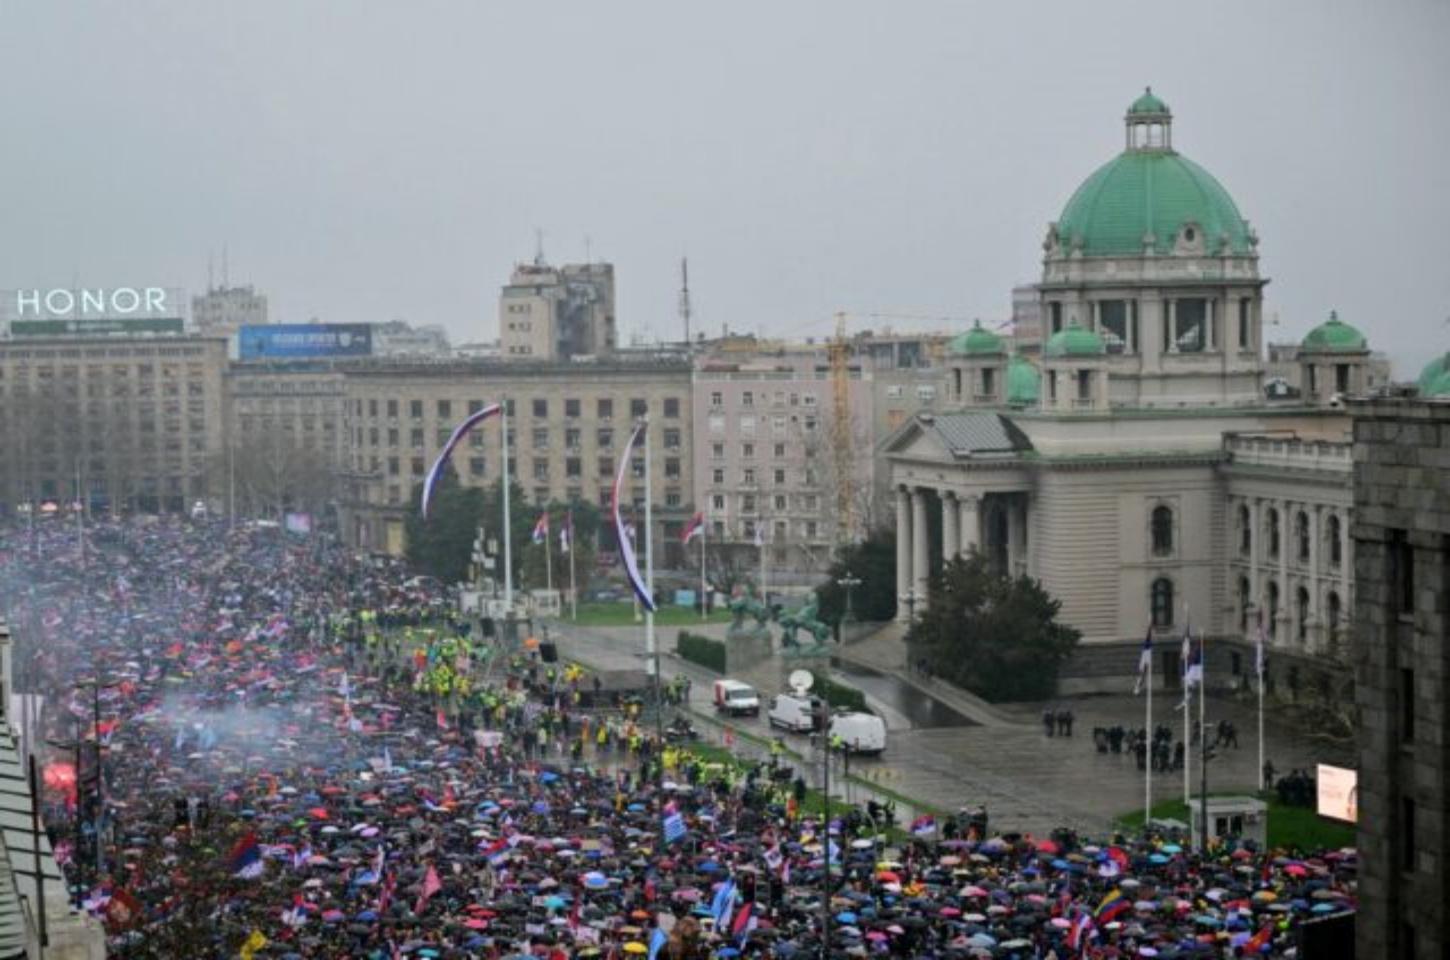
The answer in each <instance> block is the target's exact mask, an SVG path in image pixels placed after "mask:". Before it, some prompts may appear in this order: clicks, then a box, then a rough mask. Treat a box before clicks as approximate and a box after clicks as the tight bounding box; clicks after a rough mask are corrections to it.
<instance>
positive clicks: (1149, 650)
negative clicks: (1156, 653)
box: [1133, 627, 1153, 696]
mask: <svg viewBox="0 0 1450 960" xmlns="http://www.w3.org/2000/svg"><path fill="white" fill-rule="evenodd" d="M1152 672H1153V628H1152V627H1149V628H1148V635H1147V636H1146V637H1144V638H1143V652H1142V653H1140V654H1138V682H1137V683H1135V684H1133V695H1134V696H1137V695H1138V694H1140V693H1142V692H1143V686H1144V685H1145V684H1147V683H1148V682H1149V680H1148V677H1149V675H1150V674H1151V673H1152Z"/></svg>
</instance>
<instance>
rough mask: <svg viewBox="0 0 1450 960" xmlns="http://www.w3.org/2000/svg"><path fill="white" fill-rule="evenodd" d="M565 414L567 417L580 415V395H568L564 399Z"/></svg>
mask: <svg viewBox="0 0 1450 960" xmlns="http://www.w3.org/2000/svg"><path fill="white" fill-rule="evenodd" d="M564 416H566V417H577V416H579V398H578V397H566V398H565V399H564Z"/></svg>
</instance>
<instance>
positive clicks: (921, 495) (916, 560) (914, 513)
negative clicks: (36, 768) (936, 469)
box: [911, 490, 931, 611]
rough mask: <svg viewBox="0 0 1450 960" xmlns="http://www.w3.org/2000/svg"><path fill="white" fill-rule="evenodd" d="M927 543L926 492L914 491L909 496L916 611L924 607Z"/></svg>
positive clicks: (929, 562)
mask: <svg viewBox="0 0 1450 960" xmlns="http://www.w3.org/2000/svg"><path fill="white" fill-rule="evenodd" d="M927 543H928V540H927V534H926V491H925V490H915V491H913V492H912V494H911V588H912V589H913V590H915V591H916V609H917V610H918V611H920V610H922V609H924V608H925V606H926V581H927V577H928V576H929V574H930V573H931V559H930V558H929V557H928V556H927Z"/></svg>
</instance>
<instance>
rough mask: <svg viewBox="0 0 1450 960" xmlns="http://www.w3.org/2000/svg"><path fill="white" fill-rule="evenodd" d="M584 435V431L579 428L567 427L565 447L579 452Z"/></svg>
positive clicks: (565, 430)
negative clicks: (582, 435) (581, 436)
mask: <svg viewBox="0 0 1450 960" xmlns="http://www.w3.org/2000/svg"><path fill="white" fill-rule="evenodd" d="M582 433H583V431H581V430H580V429H579V428H578V427H566V428H565V429H564V446H565V447H567V448H568V449H570V450H578V449H579V442H580V435H581V434H582Z"/></svg>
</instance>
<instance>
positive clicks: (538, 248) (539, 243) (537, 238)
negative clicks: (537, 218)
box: [534, 227, 544, 267]
mask: <svg viewBox="0 0 1450 960" xmlns="http://www.w3.org/2000/svg"><path fill="white" fill-rule="evenodd" d="M543 265H544V231H543V230H541V229H540V228H538V227H535V228H534V266H536V267H542V266H543Z"/></svg>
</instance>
